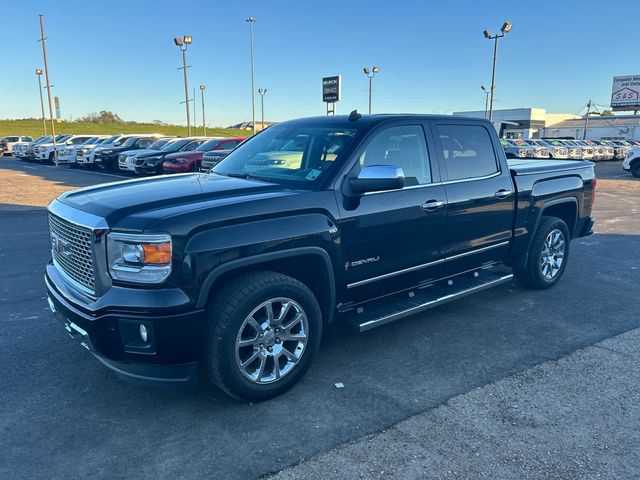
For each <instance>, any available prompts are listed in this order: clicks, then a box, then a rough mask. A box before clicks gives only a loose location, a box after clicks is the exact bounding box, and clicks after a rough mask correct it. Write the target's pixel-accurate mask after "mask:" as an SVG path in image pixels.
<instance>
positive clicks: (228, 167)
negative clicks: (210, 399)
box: [45, 112, 596, 401]
mask: <svg viewBox="0 0 640 480" xmlns="http://www.w3.org/2000/svg"><path fill="white" fill-rule="evenodd" d="M425 131H426V132H433V134H434V136H435V141H433V142H432V140H431V138H432V137H431V136H428V137H427V136H426V135H425ZM296 137H298V138H300V139H301V141H304V144H305V145H304V146H305V148H303V150H301V151H298V150H284V148H285V147H286V145H287V143H289V142H291V141H293V140H294V139H295V138H296ZM499 142H500V139H499V138H498V136H497V134H496V131H495V129H494V126H493V124H492V123H490V122H489V121H487V120H482V119H469V118H462V117H453V116H449V115H447V116H427V115H367V116H361V115H359V114H358V113H357V112H353V113H352V114H351V115H349V116H328V117H317V118H307V119H300V120H293V121H288V122H282V123H279V124H277V125H275V126H272V127H269V129H267V130H265V131H264V132H261V133H260V134H258V135H256V136H254V137H251V138H250V139H249V140H247V141H246V142H244V143H243V144H242V145H240V146H239V147H237V148H236V149H235V150H234V151H233V152H231V153H230V154H229V155H228V156H227V157H226V158H225V159H224V160H222V162H220V163H219V164H218V165H216V166H215V167H214V168H213V171H212V173H211V174H208V175H203V174H199V173H197V174H185V175H165V176H161V177H157V178H153V179H144V180H131V181H128V182H118V183H113V184H111V185H99V186H95V187H89V188H84V189H81V190H78V191H75V192H73V191H70V192H66V193H64V194H62V195H61V196H60V197H58V199H56V200H54V201H53V202H52V203H51V204H50V205H49V228H50V237H51V245H52V249H51V250H52V256H53V260H52V261H49V263H48V264H47V266H46V274H45V282H46V288H47V296H48V302H49V305H50V308H51V310H52V311H53V312H54V314H55V315H56V317H57V318H58V319H59V320H60V321H61V322H62V323H63V324H64V326H65V328H66V331H67V332H69V333H70V334H71V335H72V336H73V337H75V338H76V339H78V340H79V341H80V342H81V344H82V346H83V347H85V348H86V349H88V350H89V351H90V352H91V353H92V354H93V355H94V356H96V357H97V358H98V359H99V361H100V362H101V363H102V364H103V365H105V366H106V367H107V368H109V369H111V370H113V371H114V372H115V373H116V374H117V375H119V376H121V377H123V378H126V379H129V380H131V381H138V382H144V383H146V384H150V383H159V384H162V385H171V384H174V385H188V384H191V383H193V382H195V379H196V376H197V375H198V374H199V370H200V369H199V365H200V366H202V367H203V370H204V371H205V372H206V376H207V377H208V378H209V379H210V380H212V381H213V382H214V383H215V384H217V385H218V386H219V387H220V388H221V389H222V390H223V391H225V392H227V393H228V394H230V395H232V396H234V397H236V398H239V399H242V400H245V401H261V400H266V399H268V398H271V397H274V396H276V395H279V394H281V393H283V392H284V391H286V390H287V389H289V388H290V387H292V386H293V385H294V384H295V383H296V382H297V381H299V380H300V379H301V378H302V376H303V375H304V374H305V372H306V371H307V370H308V369H309V367H310V365H311V363H312V361H313V360H314V357H315V356H316V354H317V352H318V349H319V346H320V340H321V337H322V331H323V328H326V326H327V324H328V323H330V322H344V324H346V325H348V326H350V327H352V328H354V329H355V330H356V331H365V330H369V329H371V328H374V327H379V326H382V325H385V324H387V323H389V322H393V321H395V320H398V319H401V318H404V317H407V316H410V315H413V314H416V313H419V312H424V311H426V310H428V309H430V308H433V307H436V306H438V305H441V304H443V303H445V302H448V301H452V300H455V299H458V298H461V297H464V296H466V295H469V294H471V293H474V292H478V291H481V290H484V289H487V288H490V287H493V286H496V285H500V284H504V283H506V282H510V281H511V280H512V278H513V277H514V275H515V277H517V278H518V279H519V280H520V281H521V282H523V283H524V284H525V285H528V286H530V287H533V288H537V289H544V288H549V287H552V286H553V285H555V284H556V283H557V282H558V281H559V280H560V278H561V277H562V275H563V273H564V272H565V268H566V266H567V261H568V260H569V257H570V240H572V239H574V238H578V237H583V236H586V235H589V234H591V233H592V226H593V223H594V220H593V218H592V217H591V210H592V205H593V201H594V198H595V187H596V179H595V175H594V170H593V167H594V166H593V164H592V163H591V162H582V161H575V162H571V164H568V162H566V161H557V160H548V161H546V162H536V161H532V160H530V159H513V160H509V161H507V159H506V158H505V155H504V153H503V152H502V150H501V149H500V148H499V147H500V143H499ZM430 143H433V144H432V145H429V144H430ZM427 152H429V155H427ZM502 294H503V295H508V294H509V289H504V290H503V291H502ZM499 297H500V296H499V295H497V296H494V300H492V302H495V301H499ZM65 336H66V335H65ZM60 338H63V337H62V334H61V337H60ZM49 353H51V352H49ZM366 374H367V375H368V374H369V372H367V373H366Z"/></svg>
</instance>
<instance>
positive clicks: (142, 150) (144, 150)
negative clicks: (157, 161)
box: [119, 148, 159, 157]
mask: <svg viewBox="0 0 640 480" xmlns="http://www.w3.org/2000/svg"><path fill="white" fill-rule="evenodd" d="M154 152H159V150H151V149H149V148H140V149H138V150H135V149H134V150H124V151H122V152H119V153H120V154H121V155H134V156H136V157H139V156H140V155H144V154H146V153H154Z"/></svg>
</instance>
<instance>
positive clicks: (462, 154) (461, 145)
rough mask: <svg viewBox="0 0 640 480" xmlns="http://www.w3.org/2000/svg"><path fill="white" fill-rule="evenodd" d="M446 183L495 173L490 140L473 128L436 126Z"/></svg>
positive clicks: (480, 128)
mask: <svg viewBox="0 0 640 480" xmlns="http://www.w3.org/2000/svg"><path fill="white" fill-rule="evenodd" d="M437 128H438V135H439V136H440V144H441V146H442V155H443V157H444V159H445V162H446V164H447V172H448V174H449V180H461V179H465V178H476V177H484V176H486V175H491V174H492V173H496V172H497V171H498V163H497V161H496V155H495V152H494V150H493V144H492V143H491V136H490V135H489V132H488V131H487V129H486V128H484V127H481V126H475V125H438V127H437Z"/></svg>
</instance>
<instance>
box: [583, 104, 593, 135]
mask: <svg viewBox="0 0 640 480" xmlns="http://www.w3.org/2000/svg"><path fill="white" fill-rule="evenodd" d="M590 113H591V99H589V102H588V103H587V115H586V116H585V117H584V132H582V139H583V140H586V139H587V128H589V114H590Z"/></svg>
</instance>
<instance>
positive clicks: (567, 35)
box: [0, 0, 640, 126]
mask: <svg viewBox="0 0 640 480" xmlns="http://www.w3.org/2000/svg"><path fill="white" fill-rule="evenodd" d="M39 13H43V14H44V15H45V28H46V34H47V37H48V42H47V48H48V56H49V68H50V74H51V83H52V84H54V85H55V88H54V89H53V91H54V92H55V95H58V96H59V97H60V100H61V106H62V115H63V117H64V118H65V119H66V118H68V117H69V115H72V116H73V117H78V116H82V115H85V114H87V113H89V112H95V111H99V110H103V109H106V110H111V111H114V112H116V113H117V114H119V115H120V116H121V117H122V118H124V119H125V120H139V121H150V120H155V119H159V120H163V121H165V122H170V123H184V122H185V120H184V106H183V105H180V104H179V102H180V101H181V100H182V98H183V86H182V76H181V75H182V73H181V71H180V70H178V69H177V67H178V66H180V62H181V60H180V56H179V51H178V49H177V47H175V46H174V45H173V42H172V38H173V37H174V36H176V35H182V34H185V33H188V34H191V35H192V36H193V45H192V46H191V47H190V49H189V51H188V63H189V64H190V65H192V68H190V69H189V81H190V84H191V86H197V85H198V84H200V83H205V84H206V85H207V91H206V102H207V117H208V118H207V123H208V124H210V125H221V126H227V125H228V124H231V123H235V122H239V121H242V120H248V119H250V118H251V99H250V93H251V89H250V75H249V73H250V69H249V41H248V25H247V23H245V21H244V19H245V18H246V17H248V16H254V17H255V18H256V19H257V23H256V24H255V72H256V88H258V87H265V88H267V89H268V93H267V95H266V98H265V110H266V117H267V119H268V120H286V119H289V118H295V117H300V116H308V115H318V114H324V109H325V106H324V104H323V103H322V102H321V86H320V81H321V80H320V79H321V77H322V76H325V75H334V74H341V75H342V76H343V84H344V86H343V100H342V101H341V102H340V103H339V105H338V112H339V113H347V112H349V111H351V110H352V109H354V108H358V109H359V110H360V111H365V110H366V108H367V79H366V78H365V76H364V74H363V73H362V67H363V66H365V65H368V66H372V65H379V66H380V73H379V75H378V76H377V77H376V78H375V81H374V112H419V113H434V112H438V113H449V112H451V111H455V110H471V109H477V110H481V109H483V108H484V97H483V94H482V92H481V91H480V85H481V84H484V85H486V86H488V85H489V83H490V79H491V53H492V42H490V41H488V40H486V39H484V37H483V36H482V31H483V30H484V29H485V28H489V29H491V30H492V31H494V32H495V31H496V30H498V29H499V28H500V26H501V25H502V23H503V21H504V20H509V21H511V22H512V23H513V25H514V27H513V30H512V31H511V33H509V35H508V36H507V38H506V39H504V41H502V42H501V44H500V50H499V63H498V73H497V82H496V103H495V108H515V107H528V106H537V107H543V108H546V109H547V110H548V111H551V112H558V113H578V112H580V111H583V107H584V105H585V104H586V102H587V100H588V99H589V98H593V99H594V101H596V102H597V103H602V104H606V103H608V102H609V97H610V93H611V80H612V77H613V76H614V75H627V74H640V56H639V55H638V53H637V52H638V48H639V47H640V36H639V34H638V30H637V29H636V28H633V25H634V21H636V20H637V19H638V17H639V16H640V2H638V1H637V0H635V1H633V0H630V1H624V0H616V1H615V2H611V1H610V2H597V1H584V0H583V1H564V0H562V1H561V0H555V1H546V0H544V1H537V2H524V1H513V0H511V1H471V0H469V1H458V0H448V1H440V2H429V1H426V0H412V1H409V0H407V1H405V0H393V1H391V0H386V1H374V0H369V1H366V0H349V1H333V2H331V1H328V0H324V1H312V0H306V1H301V0H271V1H264V0H263V1H254V0H245V1H242V2H237V1H221V0H218V1H213V0H209V1H175V2H169V1H166V0H156V1H151V0H128V1H121V0H112V1H108V2H107V1H99V0H96V1H91V2H89V1H86V0H82V1H80V0H60V1H55V2H54V1H42V0H39V1H37V2H36V1H32V0H22V1H7V2H5V3H4V5H3V7H2V28H1V29H0V30H1V31H0V39H1V40H2V45H3V48H2V52H3V55H2V60H1V61H0V118H21V117H30V116H34V117H37V116H39V100H38V97H37V86H36V81H37V80H36V76H35V74H34V69H35V68H36V67H41V66H42V52H41V49H40V44H39V43H37V42H36V40H37V39H38V38H39V35H40V31H39V25H38V14H39ZM636 23H637V22H636ZM190 88H191V87H190ZM198 106H199V104H198ZM256 108H257V114H258V116H259V111H260V107H259V101H258V98H257V102H256ZM199 116H200V113H199V111H198V117H199ZM258 118H259V117H258Z"/></svg>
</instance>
